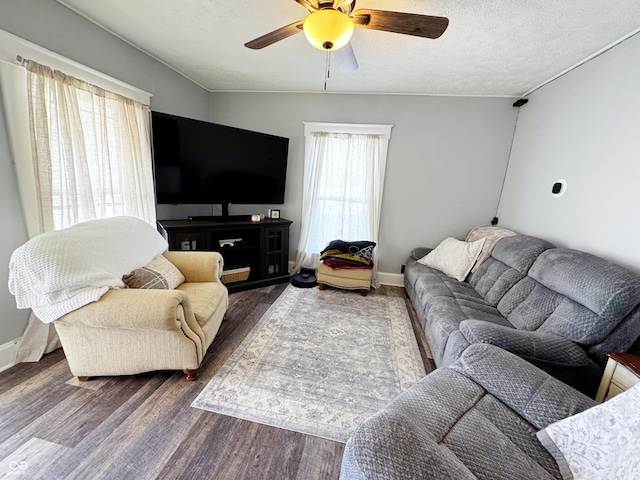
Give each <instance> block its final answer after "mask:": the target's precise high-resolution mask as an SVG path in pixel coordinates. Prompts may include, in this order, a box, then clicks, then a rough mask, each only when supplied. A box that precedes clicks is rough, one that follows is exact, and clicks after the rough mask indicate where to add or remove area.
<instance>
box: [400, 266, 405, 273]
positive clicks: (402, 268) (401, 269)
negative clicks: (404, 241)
mask: <svg viewBox="0 0 640 480" xmlns="http://www.w3.org/2000/svg"><path fill="white" fill-rule="evenodd" d="M400 273H404V265H402V266H401V267H400Z"/></svg>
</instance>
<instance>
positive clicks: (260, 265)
mask: <svg viewBox="0 0 640 480" xmlns="http://www.w3.org/2000/svg"><path fill="white" fill-rule="evenodd" d="M246 218H247V217H245V216H243V217H230V218H225V219H218V218H217V217H211V218H210V219H207V220H204V219H200V218H197V219H194V220H158V231H159V232H160V233H161V234H162V236H163V237H164V238H165V239H166V240H167V242H169V250H200V251H209V252H220V254H221V255H222V257H223V258H224V269H225V270H232V269H236V268H242V267H249V268H250V269H251V272H250V274H249V278H248V279H247V280H245V281H241V282H234V283H228V284H227V285H226V286H227V288H228V289H229V292H239V291H241V290H248V289H250V288H258V287H264V286H266V285H273V284H275V283H284V282H288V281H289V273H288V271H287V270H288V267H289V226H290V225H291V223H293V222H291V220H285V219H284V218H279V219H269V218H265V219H264V220H262V221H260V222H252V221H251V220H247V219H246Z"/></svg>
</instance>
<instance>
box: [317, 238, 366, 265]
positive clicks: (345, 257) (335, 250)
mask: <svg viewBox="0 0 640 480" xmlns="http://www.w3.org/2000/svg"><path fill="white" fill-rule="evenodd" d="M375 246H376V244H375V242H369V241H366V240H362V241H357V242H347V241H344V240H333V241H331V242H329V245H327V246H326V247H325V249H324V250H322V252H320V260H322V261H323V262H324V263H325V265H328V266H330V267H332V268H341V269H349V268H373V261H372V259H371V257H372V256H373V249H374V248H375Z"/></svg>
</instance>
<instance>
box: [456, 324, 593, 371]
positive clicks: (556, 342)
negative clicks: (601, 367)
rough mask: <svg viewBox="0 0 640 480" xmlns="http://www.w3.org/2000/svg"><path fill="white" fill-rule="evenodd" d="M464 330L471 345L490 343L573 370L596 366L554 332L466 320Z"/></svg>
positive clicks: (523, 355) (521, 355) (570, 343)
mask: <svg viewBox="0 0 640 480" xmlns="http://www.w3.org/2000/svg"><path fill="white" fill-rule="evenodd" d="M460 331H461V332H462V334H463V335H464V336H465V337H466V339H467V340H468V341H469V343H471V344H474V343H488V344H490V345H495V346H496V347H500V348H503V349H505V350H507V351H509V352H511V353H515V354H516V355H518V356H520V357H525V358H527V359H530V360H533V361H543V362H550V363H553V364H556V365H561V366H570V367H584V366H588V365H591V363H592V362H591V359H590V358H589V356H588V355H587V353H586V352H585V351H584V350H583V349H582V348H581V347H580V346H579V345H578V344H576V343H575V342H572V341H571V340H567V339H566V338H562V337H559V336H558V335H553V334H551V333H543V332H535V331H534V332H532V331H528V330H516V329H515V328H509V327H505V326H504V325H497V324H494V323H489V322H485V321H482V320H464V321H463V322H461V323H460Z"/></svg>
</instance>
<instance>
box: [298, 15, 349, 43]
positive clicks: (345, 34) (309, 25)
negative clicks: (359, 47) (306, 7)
mask: <svg viewBox="0 0 640 480" xmlns="http://www.w3.org/2000/svg"><path fill="white" fill-rule="evenodd" d="M302 29H303V30H304V34H305V36H306V37H307V40H309V43H310V44H311V45H313V46H314V47H316V48H318V49H320V50H338V49H339V48H342V47H344V46H345V45H346V44H347V43H349V40H351V35H353V21H352V20H351V18H350V17H349V16H348V15H346V14H344V13H342V12H340V11H338V10H333V9H324V10H318V11H316V12H313V13H311V14H310V15H309V16H308V17H307V18H306V19H305V20H304V25H303V27H302Z"/></svg>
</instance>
